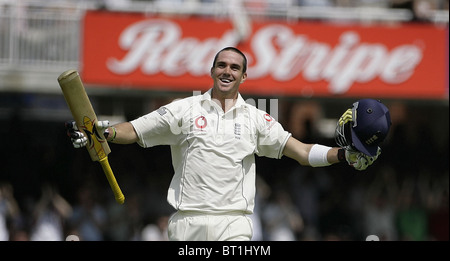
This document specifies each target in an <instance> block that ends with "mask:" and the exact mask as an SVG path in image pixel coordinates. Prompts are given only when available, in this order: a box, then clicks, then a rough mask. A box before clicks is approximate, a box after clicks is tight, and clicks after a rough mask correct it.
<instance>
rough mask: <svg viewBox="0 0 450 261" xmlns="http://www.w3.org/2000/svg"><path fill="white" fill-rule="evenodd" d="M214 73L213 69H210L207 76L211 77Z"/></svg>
mask: <svg viewBox="0 0 450 261" xmlns="http://www.w3.org/2000/svg"><path fill="white" fill-rule="evenodd" d="M213 72H214V67H211V70H210V71H209V75H210V76H211V77H212V76H213Z"/></svg>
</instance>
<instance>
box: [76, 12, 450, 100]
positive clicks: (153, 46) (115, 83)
mask: <svg viewBox="0 0 450 261" xmlns="http://www.w3.org/2000/svg"><path fill="white" fill-rule="evenodd" d="M251 30H252V31H251V35H250V37H249V38H247V39H245V41H240V39H239V37H238V34H237V33H236V30H235V29H234V28H233V23H232V22H231V21H229V20H227V19H224V20H219V19H215V20H214V19H211V18H206V17H205V18H203V17H170V18H168V17H162V16H161V17H158V16H156V17H150V16H145V15H143V14H137V13H111V12H97V11H92V12H88V13H87V14H86V16H85V19H84V27H83V48H82V50H83V51H82V57H81V60H82V68H81V75H82V77H83V81H84V82H85V83H86V84H91V85H97V86H107V87H109V88H134V89H142V90H166V91H174V90H176V91H193V90H198V91H205V90H207V89H209V88H210V87H211V84H212V80H211V78H210V74H209V73H210V68H211V66H212V61H213V58H214V55H215V53H216V52H217V51H218V50H220V49H222V48H223V47H225V46H236V47H238V48H239V49H241V50H242V51H244V53H245V54H246V56H247V59H248V62H249V63H248V79H247V81H246V82H245V83H244V84H242V85H241V92H242V93H248V94H255V95H282V96H305V97H312V96H314V97H354V96H360V97H361V96H364V97H379V98H381V97H390V98H413V99H448V28H438V27H435V26H433V25H431V24H402V25H390V26H389V25H360V24H336V25H332V24H328V23H320V22H298V23H290V22H285V21H283V22H274V21H266V22H253V23H252V27H251Z"/></svg>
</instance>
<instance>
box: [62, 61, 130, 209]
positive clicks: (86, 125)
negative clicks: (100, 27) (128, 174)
mask: <svg viewBox="0 0 450 261" xmlns="http://www.w3.org/2000/svg"><path fill="white" fill-rule="evenodd" d="M58 83H59V85H60V87H61V90H62V92H63V94H64V98H65V100H66V103H67V105H68V106H69V109H70V111H71V113H72V116H73V119H74V121H75V122H76V124H77V127H78V129H79V130H80V131H82V132H84V135H85V136H86V137H87V139H88V142H87V144H86V148H87V150H88V152H89V155H90V156H91V159H92V161H98V162H100V164H101V166H102V169H103V172H104V173H105V175H106V178H107V179H108V182H109V185H110V187H111V189H112V191H113V193H114V197H115V199H116V201H117V202H118V203H119V204H123V203H124V201H125V197H124V195H123V193H122V191H121V190H120V187H119V185H118V184H117V181H116V178H115V177H114V173H113V171H112V169H111V166H110V165H109V161H108V154H109V153H110V152H111V149H110V148H109V145H108V142H107V141H106V139H105V136H104V135H103V133H102V132H101V131H99V130H98V129H97V116H96V115H95V111H94V109H93V107H92V104H91V102H90V101H89V97H88V95H87V93H86V90H85V88H84V86H83V82H82V81H81V77H80V74H79V73H78V71H76V70H73V69H71V70H67V71H65V72H63V73H62V74H61V75H60V76H59V77H58Z"/></svg>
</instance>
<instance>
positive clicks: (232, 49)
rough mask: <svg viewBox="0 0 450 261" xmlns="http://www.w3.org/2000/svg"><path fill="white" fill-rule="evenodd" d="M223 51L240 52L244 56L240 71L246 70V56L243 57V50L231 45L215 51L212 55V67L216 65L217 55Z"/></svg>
mask: <svg viewBox="0 0 450 261" xmlns="http://www.w3.org/2000/svg"><path fill="white" fill-rule="evenodd" d="M223 51H233V52H235V53H238V54H240V55H241V56H242V57H243V58H244V64H243V68H242V72H246V71H247V57H245V54H244V53H243V52H241V51H240V50H239V49H238V48H236V47H232V46H228V47H225V48H223V49H222V50H220V51H219V52H217V54H216V56H215V57H214V61H213V68H214V66H215V65H216V61H217V57H218V56H219V54H220V53H221V52H223Z"/></svg>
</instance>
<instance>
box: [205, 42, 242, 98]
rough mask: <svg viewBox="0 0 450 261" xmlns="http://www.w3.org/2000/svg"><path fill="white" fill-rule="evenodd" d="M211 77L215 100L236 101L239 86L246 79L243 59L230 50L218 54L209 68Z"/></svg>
mask: <svg viewBox="0 0 450 261" xmlns="http://www.w3.org/2000/svg"><path fill="white" fill-rule="evenodd" d="M211 77H212V79H213V81H214V86H213V96H214V97H215V98H216V99H236V98H237V93H238V90H239V85H240V84H241V83H243V82H244V81H245V79H247V73H246V72H244V57H242V55H241V54H239V53H237V52H234V51H232V50H225V51H222V52H220V53H219V54H218V55H217V59H216V62H215V63H214V65H213V67H212V68H211Z"/></svg>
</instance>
